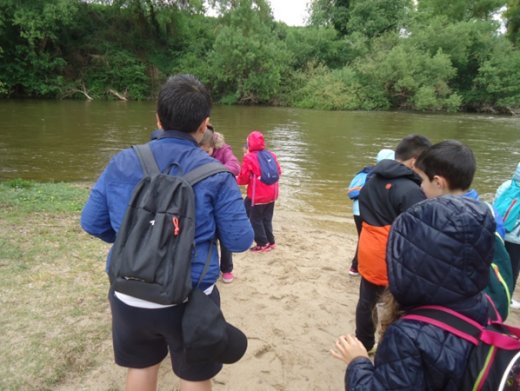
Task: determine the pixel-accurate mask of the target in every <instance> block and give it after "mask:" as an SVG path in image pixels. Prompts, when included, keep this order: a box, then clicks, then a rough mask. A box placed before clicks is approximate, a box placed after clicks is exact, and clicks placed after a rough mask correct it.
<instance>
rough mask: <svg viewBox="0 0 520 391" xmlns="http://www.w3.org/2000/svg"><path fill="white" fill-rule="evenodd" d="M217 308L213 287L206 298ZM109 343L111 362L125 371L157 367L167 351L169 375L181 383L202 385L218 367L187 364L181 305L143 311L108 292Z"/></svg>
mask: <svg viewBox="0 0 520 391" xmlns="http://www.w3.org/2000/svg"><path fill="white" fill-rule="evenodd" d="M209 297H210V298H211V299H213V300H214V301H215V302H216V303H217V304H218V305H219V306H220V294H219V292H218V290H217V287H216V286H215V287H214V288H213V292H212V293H211V295H209ZM108 300H109V301H110V308H111V310H112V343H113V347H114V356H115V362H116V364H118V365H121V366H123V367H127V368H147V367H150V366H152V365H156V364H158V363H160V362H161V361H162V360H164V358H165V357H166V355H167V354H168V350H169V351H170V357H171V361H172V369H173V372H174V373H175V374H176V375H177V376H178V377H180V378H181V379H184V380H189V381H203V380H208V379H211V378H212V377H214V376H215V375H216V374H217V373H219V372H220V370H221V369H222V364H221V363H218V362H214V361H209V362H204V363H196V364H192V363H187V362H186V359H185V355H184V352H183V346H182V328H181V320H182V314H183V312H184V305H182V304H181V305H177V306H174V307H167V308H158V309H147V308H137V307H132V306H129V305H127V304H125V303H123V302H122V301H121V300H119V299H118V298H117V297H116V296H115V295H114V292H113V291H112V290H110V291H109V293H108Z"/></svg>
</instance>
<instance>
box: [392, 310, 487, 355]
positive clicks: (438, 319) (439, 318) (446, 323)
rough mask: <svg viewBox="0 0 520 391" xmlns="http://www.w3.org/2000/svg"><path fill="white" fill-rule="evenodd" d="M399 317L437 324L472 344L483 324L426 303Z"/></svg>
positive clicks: (477, 337) (477, 340) (474, 343)
mask: <svg viewBox="0 0 520 391" xmlns="http://www.w3.org/2000/svg"><path fill="white" fill-rule="evenodd" d="M401 319H409V320H416V321H419V322H423V323H429V324H431V325H434V326H437V327H439V328H441V329H443V330H446V331H448V332H449V333H451V334H454V335H456V336H457V337H459V338H463V339H465V340H466V341H468V342H470V343H472V344H473V345H478V343H479V340H480V336H481V334H482V330H483V329H484V326H482V325H481V324H479V323H478V322H475V321H474V320H473V319H470V318H468V317H467V316H464V315H462V314H459V313H458V312H456V311H453V310H451V309H449V308H446V307H442V306H437V305H426V306H421V307H417V308H414V309H413V310H412V311H410V312H409V313H408V314H406V315H404V316H402V317H401Z"/></svg>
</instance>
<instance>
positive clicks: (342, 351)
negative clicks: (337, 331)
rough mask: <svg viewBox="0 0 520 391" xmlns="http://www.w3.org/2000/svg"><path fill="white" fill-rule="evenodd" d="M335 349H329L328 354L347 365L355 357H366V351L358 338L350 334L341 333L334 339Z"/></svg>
mask: <svg viewBox="0 0 520 391" xmlns="http://www.w3.org/2000/svg"><path fill="white" fill-rule="evenodd" d="M336 349H337V351H336V350H334V349H330V354H332V356H333V357H334V358H337V359H338V360H341V361H343V362H344V363H345V364H347V365H349V364H350V362H351V361H352V360H353V359H355V358H356V357H366V358H368V353H367V350H366V349H365V347H364V346H363V344H362V343H361V341H360V340H359V339H357V338H356V337H353V336H351V335H347V336H344V335H342V336H341V337H339V338H338V339H337V340H336Z"/></svg>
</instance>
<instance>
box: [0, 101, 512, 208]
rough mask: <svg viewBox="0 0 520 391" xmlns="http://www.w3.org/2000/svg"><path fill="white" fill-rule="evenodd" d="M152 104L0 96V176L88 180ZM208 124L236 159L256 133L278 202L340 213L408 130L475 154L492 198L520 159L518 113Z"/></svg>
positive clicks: (284, 114) (139, 131)
mask: <svg viewBox="0 0 520 391" xmlns="http://www.w3.org/2000/svg"><path fill="white" fill-rule="evenodd" d="M154 113H155V106H154V104H153V103H151V102H84V101H26V100H24V101H10V100H6V101H0V180H4V179H12V178H24V179H35V180H41V181H89V182H93V181H95V179H96V178H97V176H98V175H99V174H100V172H101V170H102V169H103V167H104V166H105V165H106V164H107V162H108V160H109V159H110V157H111V156H112V155H113V154H114V153H116V152H117V151H118V150H120V149H121V148H125V147H128V146H130V145H132V144H136V143H142V142H145V141H146V140H147V139H148V137H149V134H150V132H151V131H153V130H154V129H155V114H154ZM211 121H212V123H213V124H214V126H215V128H216V130H217V131H220V132H222V133H223V134H224V135H225V137H226V142H228V143H229V144H230V145H231V146H232V147H233V150H234V152H235V154H236V155H237V156H238V157H239V158H241V155H242V145H243V144H244V142H245V139H246V136H247V135H248V133H249V132H250V131H252V130H260V131H262V132H263V133H264V135H265V137H266V143H267V147H268V148H269V149H271V150H273V151H274V152H276V154H277V155H278V158H279V161H280V164H281V166H282V170H283V175H282V179H281V182H280V184H281V190H280V202H279V207H284V208H287V209H290V210H295V211H309V212H316V213H315V215H316V218H319V216H321V215H324V214H327V215H329V216H330V215H332V216H337V217H340V218H341V217H344V216H345V215H346V214H347V213H349V212H350V207H351V203H350V201H349V200H348V198H347V197H346V186H347V185H348V182H349V181H350V179H351V178H352V177H353V176H354V174H355V173H356V172H357V171H358V170H359V169H360V168H361V167H362V166H364V165H367V164H373V163H374V162H375V156H376V153H377V152H378V151H379V149H381V148H395V146H396V145H397V143H398V142H399V140H400V139H401V138H402V137H403V136H405V135H407V134H410V133H420V134H423V135H425V136H427V137H429V138H430V139H431V140H432V142H438V141H441V140H444V139H448V138H451V139H457V140H460V141H462V142H464V143H466V144H468V145H469V146H470V147H471V148H472V149H473V151H474V153H475V155H476V158H477V165H478V168H477V173H476V177H475V180H474V182H473V185H474V187H475V188H476V189H477V190H478V191H479V193H481V195H482V196H483V198H484V199H488V200H489V199H491V198H492V195H493V193H494V191H495V190H496V188H497V186H498V185H499V184H500V183H502V181H504V180H506V179H509V178H510V177H511V175H512V173H513V171H514V168H515V167H516V164H517V163H518V162H519V161H520V137H519V136H520V118H519V117H516V118H515V117H502V116H485V115H471V114H453V115H446V114H442V115H441V114H417V113H402V112H329V111H319V110H302V109H292V108H272V107H237V106H217V107H215V108H214V109H213V112H212V118H211Z"/></svg>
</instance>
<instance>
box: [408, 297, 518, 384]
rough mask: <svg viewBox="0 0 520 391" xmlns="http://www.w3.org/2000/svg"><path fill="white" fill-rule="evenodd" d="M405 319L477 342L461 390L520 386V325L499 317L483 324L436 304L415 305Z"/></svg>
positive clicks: (474, 343)
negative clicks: (504, 321)
mask: <svg viewBox="0 0 520 391" xmlns="http://www.w3.org/2000/svg"><path fill="white" fill-rule="evenodd" d="M401 319H410V320H417V321H420V322H424V323H429V324H432V325H434V326H437V327H440V328H441V329H443V330H446V331H448V332H450V333H452V334H454V335H456V336H458V337H460V338H463V339H465V340H467V341H469V342H470V343H471V344H473V345H474V347H473V348H472V350H471V352H470V354H469V358H468V361H467V365H466V371H465V374H464V378H463V380H462V385H461V390H478V391H497V390H499V391H513V390H515V391H518V390H520V329H518V328H516V327H512V326H508V325H506V324H504V323H501V322H496V321H491V322H489V324H488V325H487V326H482V325H480V324H478V323H477V322H475V321H474V320H472V319H470V318H468V317H466V316H464V315H462V314H459V313H458V312H455V311H453V310H451V309H449V308H446V307H441V306H436V305H428V306H422V307H417V308H414V309H413V310H412V311H410V312H409V313H408V314H406V315H404V316H403V317H401Z"/></svg>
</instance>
